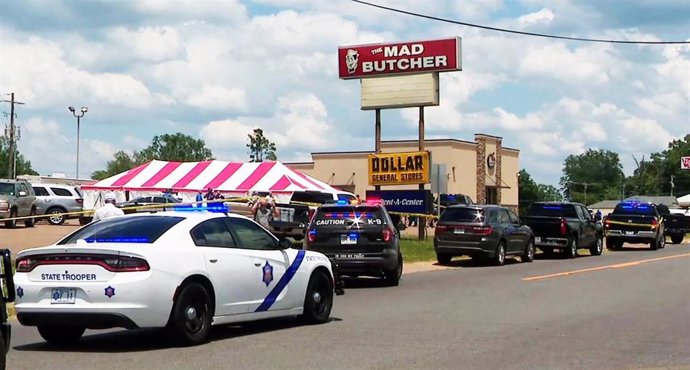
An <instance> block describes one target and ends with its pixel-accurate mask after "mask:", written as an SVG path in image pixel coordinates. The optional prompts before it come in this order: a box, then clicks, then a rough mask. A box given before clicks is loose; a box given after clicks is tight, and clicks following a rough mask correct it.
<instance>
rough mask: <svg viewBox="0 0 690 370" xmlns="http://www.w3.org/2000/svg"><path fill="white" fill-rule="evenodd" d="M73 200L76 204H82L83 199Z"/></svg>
mask: <svg viewBox="0 0 690 370" xmlns="http://www.w3.org/2000/svg"><path fill="white" fill-rule="evenodd" d="M75 200H76V201H77V203H78V204H84V199H82V198H79V199H75Z"/></svg>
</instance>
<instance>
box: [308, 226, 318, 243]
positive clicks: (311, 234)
mask: <svg viewBox="0 0 690 370" xmlns="http://www.w3.org/2000/svg"><path fill="white" fill-rule="evenodd" d="M307 241H308V242H309V243H313V242H315V241H316V229H309V231H308V232H307Z"/></svg>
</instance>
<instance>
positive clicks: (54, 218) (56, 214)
mask: <svg viewBox="0 0 690 370" xmlns="http://www.w3.org/2000/svg"><path fill="white" fill-rule="evenodd" d="M60 221H62V214H61V212H60V211H53V212H51V213H50V222H53V223H56V224H58V223H60Z"/></svg>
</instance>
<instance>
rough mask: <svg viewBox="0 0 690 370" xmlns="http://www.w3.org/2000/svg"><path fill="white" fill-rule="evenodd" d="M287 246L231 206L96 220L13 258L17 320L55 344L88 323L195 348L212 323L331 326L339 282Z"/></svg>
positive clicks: (326, 267)
mask: <svg viewBox="0 0 690 370" xmlns="http://www.w3.org/2000/svg"><path fill="white" fill-rule="evenodd" d="M209 208H211V207H209ZM291 245H292V244H291V243H290V242H289V241H288V240H279V239H277V238H276V237H274V236H273V235H272V234H270V233H269V232H268V231H266V230H265V229H264V228H263V227H261V226H260V225H258V224H257V223H255V222H254V221H252V220H250V219H248V218H246V217H244V216H240V215H235V214H228V213H225V212H223V213H215V212H191V211H184V212H183V211H182V210H177V211H174V212H153V213H148V214H132V215H126V216H120V217H114V218H109V219H104V220H100V221H96V222H92V223H90V224H88V225H86V226H84V227H82V228H80V229H78V230H77V231H75V232H73V233H72V234H70V235H68V236H67V237H65V238H64V239H62V240H60V241H58V242H57V243H56V244H54V245H51V246H48V247H43V248H35V249H28V250H25V251H22V252H20V253H19V254H18V255H17V261H16V274H15V286H16V305H15V307H16V311H17V318H18V320H19V322H20V323H21V324H22V325H26V326H37V327H38V331H39V333H40V334H41V336H42V337H43V338H44V339H45V340H46V341H48V342H50V343H55V344H64V343H69V342H74V341H77V340H78V339H79V338H80V337H81V336H82V334H83V333H84V331H85V329H87V328H88V329H105V328H112V327H124V328H128V329H132V328H140V327H165V328H167V329H168V330H170V332H171V334H173V335H172V337H173V338H175V339H177V340H178V342H179V343H180V344H181V345H194V344H199V343H202V342H204V341H205V339H206V338H207V335H208V333H209V329H210V327H211V325H219V324H227V323H234V322H242V321H252V320H259V319H265V318H272V317H279V316H293V315H298V316H299V317H300V318H301V319H302V320H303V321H304V322H305V323H323V322H326V321H327V320H328V319H329V316H330V312H331V308H332V305H333V294H334V292H335V293H336V294H342V293H343V292H342V288H341V287H342V285H340V284H341V283H342V282H341V281H340V278H339V276H338V274H337V271H336V272H335V275H334V271H333V268H332V265H331V261H329V259H328V258H326V257H325V256H324V255H323V254H321V253H317V252H311V251H303V250H297V249H292V248H291Z"/></svg>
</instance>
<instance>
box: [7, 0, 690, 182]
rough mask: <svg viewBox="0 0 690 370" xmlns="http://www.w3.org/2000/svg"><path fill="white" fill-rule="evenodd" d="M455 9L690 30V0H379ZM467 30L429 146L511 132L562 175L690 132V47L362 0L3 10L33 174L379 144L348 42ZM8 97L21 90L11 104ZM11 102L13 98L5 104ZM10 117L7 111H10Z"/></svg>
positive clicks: (599, 30) (530, 155)
mask: <svg viewBox="0 0 690 370" xmlns="http://www.w3.org/2000/svg"><path fill="white" fill-rule="evenodd" d="M371 1H372V2H375V3H378V4H381V5H387V6H392V7H398V8H401V9H405V10H410V11H418V12H423V13H425V14H428V15H434V16H439V17H444V18H452V19H456V20H460V21H463V22H469V23H479V24H484V25H490V26H494V27H505V28H511V29H517V30H524V31H530V32H543V33H552V34H560V35H566V36H578V37H592V38H607V39H622V40H648V41H654V40H689V39H690V2H687V1H676V0H655V1H653V0H629V1H613V0H603V1H576V0H519V1H518V0H513V1H508V0H477V1H441V0H437V1H433V2H432V1H427V0H371ZM454 36H460V37H462V39H463V71H462V72H454V73H445V74H442V77H441V106H439V107H433V108H427V109H426V117H425V118H426V136H427V137H428V138H455V139H462V140H472V139H473V135H474V134H475V133H480V132H481V133H486V134H490V135H496V136H502V137H503V138H504V145H505V146H509V147H513V148H517V149H520V150H521V155H520V166H521V167H522V168H525V169H527V171H528V172H530V173H531V174H532V175H533V176H534V177H535V179H536V180H537V181H539V182H542V183H547V184H557V182H558V179H559V178H560V176H561V169H562V167H563V160H564V159H565V158H566V157H567V156H568V155H570V154H579V153H582V152H583V151H585V150H587V149H588V148H594V149H599V148H604V149H610V150H613V151H616V152H618V153H619V154H620V155H621V159H622V162H623V165H624V170H625V172H626V173H627V174H630V173H631V172H632V170H633V168H634V162H633V155H634V156H635V157H637V158H640V157H641V156H642V155H643V154H647V155H648V154H649V153H651V152H658V151H661V150H664V149H665V148H666V147H667V145H668V142H669V141H670V140H673V139H676V138H680V137H682V136H684V135H685V134H688V133H690V122H688V117H690V46H688V45H687V44H686V45H680V46H679V45H655V46H649V45H613V44H594V43H584V42H571V41H561V40H552V39H540V38H532V37H526V36H515V35H508V34H502V33H496V32H491V31H482V30H478V29H473V28H468V27H462V26H456V25H451V24H446V23H439V22H433V21H429V20H424V19H420V18H413V17H410V16H406V15H400V14H394V13H389V12H385V11H383V10H379V9H374V8H370V7H366V6H364V5H360V4H357V3H354V2H351V1H347V0H334V1H316V0H253V1H239V0H227V1H220V0H139V1H133V0H129V1H121V0H103V1H85V0H73V1H59V0H23V1H14V2H9V3H8V4H4V5H3V11H2V13H0V93H2V94H7V93H10V92H14V93H16V96H17V99H19V100H20V101H23V102H25V103H26V104H25V105H23V106H20V107H19V108H18V110H17V114H18V122H19V125H20V127H21V130H22V138H21V141H20V142H19V150H20V151H21V152H22V154H24V155H25V156H26V157H27V158H28V159H29V160H31V162H32V165H33V167H34V169H36V170H37V171H39V172H40V173H41V174H44V175H47V174H51V173H53V172H61V173H66V174H67V175H70V176H72V175H74V168H75V157H76V121H75V119H74V117H72V115H71V113H70V112H69V111H68V110H67V107H68V106H70V105H73V106H75V107H81V106H88V107H89V112H88V113H87V114H86V116H85V117H84V119H83V120H82V125H81V140H80V143H81V147H80V150H81V156H80V174H81V175H82V176H83V175H86V174H90V173H91V172H93V171H95V170H99V169H102V168H104V167H105V164H106V162H107V161H108V160H110V159H112V156H113V154H114V153H115V152H116V151H118V150H125V151H130V152H131V151H133V150H138V149H142V148H144V147H146V146H147V145H148V144H149V143H150V142H151V139H152V138H153V136H155V135H158V134H165V133H175V132H182V133H185V134H188V135H191V136H194V137H197V138H201V139H203V140H205V141H206V144H207V146H208V147H209V148H210V149H211V150H212V151H213V153H214V155H215V156H216V157H217V158H218V159H222V160H233V161H234V160H237V161H241V160H246V159H247V158H248V153H247V148H246V146H245V145H246V143H247V134H248V133H250V132H251V131H252V130H253V129H254V128H256V127H260V128H262V129H264V131H265V134H266V136H267V137H268V138H269V139H270V140H272V141H274V142H275V143H276V144H277V147H278V153H277V154H278V158H279V160H282V161H286V162H290V161H307V160H310V152H313V151H330V150H334V151H342V150H372V149H373V147H374V142H373V134H374V127H373V120H374V117H373V113H372V112H364V111H361V110H360V109H359V103H360V101H359V83H358V82H357V81H342V80H339V79H338V73H337V58H336V57H337V55H336V52H337V47H338V46H341V45H354V44H366V43H373V42H394V41H404V40H419V39H434V38H446V37H454ZM4 98H6V97H4ZM1 108H2V110H3V111H9V106H8V105H7V104H4V105H2V106H1ZM3 119H4V118H3ZM416 121H417V113H416V110H414V109H403V110H388V111H384V114H383V138H384V139H415V138H416V137H417V128H416Z"/></svg>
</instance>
